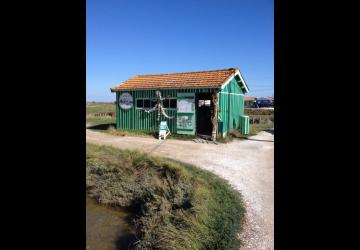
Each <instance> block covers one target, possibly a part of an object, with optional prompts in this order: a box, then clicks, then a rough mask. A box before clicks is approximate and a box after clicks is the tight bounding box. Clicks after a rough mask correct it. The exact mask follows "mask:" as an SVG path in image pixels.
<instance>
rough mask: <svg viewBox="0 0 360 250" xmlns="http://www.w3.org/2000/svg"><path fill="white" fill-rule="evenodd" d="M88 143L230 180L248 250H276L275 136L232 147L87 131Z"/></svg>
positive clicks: (260, 136) (266, 134)
mask: <svg viewBox="0 0 360 250" xmlns="http://www.w3.org/2000/svg"><path fill="white" fill-rule="evenodd" d="M86 141H87V142H90V143H97V144H104V145H112V146H115V147H118V148H129V149H140V150H142V151H145V152H148V153H153V154H155V155H160V156H165V157H169V158H173V159H177V160H180V161H183V162H187V163H191V164H194V165H196V166H198V167H200V168H203V169H207V170H209V171H211V172H213V173H215V174H217V175H219V176H221V177H222V178H224V179H226V180H228V181H229V183H230V184H231V185H233V186H234V188H235V189H237V190H239V191H240V192H241V194H242V195H243V198H244V201H245V203H246V209H247V214H246V224H245V228H244V231H243V233H242V234H241V236H240V237H241V238H242V240H243V242H244V246H243V247H242V250H245V249H259V250H262V249H264V250H265V249H274V142H273V141H274V135H273V133H269V132H265V131H263V132H260V133H259V134H258V135H256V136H253V137H251V138H250V139H248V140H234V141H233V142H231V143H228V144H218V145H215V144H206V143H195V142H193V141H182V140H166V141H158V140H156V139H154V138H148V137H129V136H125V137H119V136H113V135H109V134H105V133H100V132H94V131H91V130H86Z"/></svg>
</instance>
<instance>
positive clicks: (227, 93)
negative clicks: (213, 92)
mask: <svg viewBox="0 0 360 250" xmlns="http://www.w3.org/2000/svg"><path fill="white" fill-rule="evenodd" d="M219 94H226V95H241V96H244V94H236V93H229V92H222V91H221V92H219Z"/></svg>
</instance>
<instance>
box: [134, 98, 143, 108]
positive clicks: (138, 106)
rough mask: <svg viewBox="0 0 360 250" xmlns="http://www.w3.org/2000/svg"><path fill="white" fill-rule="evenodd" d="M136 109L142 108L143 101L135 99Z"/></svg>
mask: <svg viewBox="0 0 360 250" xmlns="http://www.w3.org/2000/svg"><path fill="white" fill-rule="evenodd" d="M136 107H137V108H143V107H144V100H143V99H137V100H136Z"/></svg>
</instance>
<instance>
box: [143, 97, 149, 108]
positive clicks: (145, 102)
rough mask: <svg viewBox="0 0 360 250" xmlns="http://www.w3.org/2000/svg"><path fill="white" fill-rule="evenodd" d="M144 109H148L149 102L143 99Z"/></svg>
mask: <svg viewBox="0 0 360 250" xmlns="http://www.w3.org/2000/svg"><path fill="white" fill-rule="evenodd" d="M144 108H150V100H149V99H144Z"/></svg>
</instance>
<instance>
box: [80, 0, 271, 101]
mask: <svg viewBox="0 0 360 250" xmlns="http://www.w3.org/2000/svg"><path fill="white" fill-rule="evenodd" d="M86 5H87V7H86V100H87V101H115V94H114V93H111V92H110V87H112V86H115V85H118V84H120V83H121V82H123V81H125V80H126V79H128V78H130V77H132V76H135V75H139V74H160V73H174V72H184V71H199V70H210V69H223V68H231V67H239V68H240V71H241V73H242V75H243V76H244V78H245V81H246V82H247V84H248V86H249V88H250V92H249V93H248V94H247V95H248V96H269V95H272V94H273V93H274V91H273V87H274V7H273V6H274V3H273V0H252V1H251V0H238V1H231V0H228V1H227V0H216V1H215V0H192V1H190V0H182V1H180V0H178V1H169V0H168V1H165V0H161V1H160V0H151V1H149V0H147V1H146V0H143V1H140V0H118V1H114V0H87V2H86Z"/></svg>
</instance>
